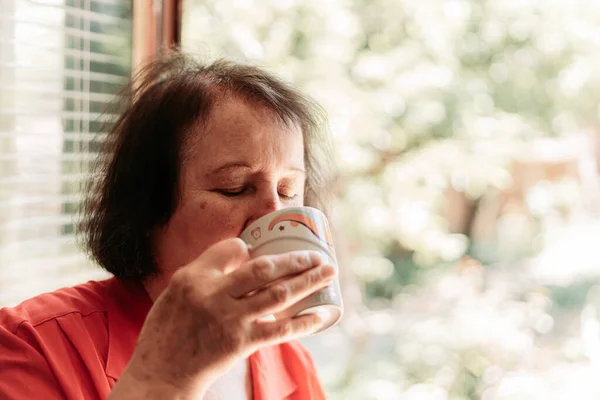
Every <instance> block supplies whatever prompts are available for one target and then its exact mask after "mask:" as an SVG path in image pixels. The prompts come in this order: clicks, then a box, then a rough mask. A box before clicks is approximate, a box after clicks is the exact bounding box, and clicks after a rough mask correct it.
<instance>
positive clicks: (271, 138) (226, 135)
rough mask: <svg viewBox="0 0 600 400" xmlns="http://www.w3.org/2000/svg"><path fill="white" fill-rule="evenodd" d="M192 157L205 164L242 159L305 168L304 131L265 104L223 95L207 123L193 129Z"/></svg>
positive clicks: (261, 166)
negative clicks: (255, 103) (261, 104)
mask: <svg viewBox="0 0 600 400" xmlns="http://www.w3.org/2000/svg"><path fill="white" fill-rule="evenodd" d="M191 134H192V138H191V141H190V142H191V147H190V150H191V154H190V156H191V158H192V159H195V163H197V164H200V165H202V166H203V167H205V168H209V167H212V166H215V165H217V164H224V163H231V162H240V163H247V164H251V165H256V166H257V168H264V167H265V166H267V165H273V164H275V165H279V164H281V165H285V166H286V167H295V168H300V169H302V168H303V165H304V146H303V137H302V131H301V129H300V127H299V126H297V125H295V124H285V123H284V122H283V121H281V120H280V119H279V118H277V116H276V115H275V113H274V112H273V111H271V110H269V109H267V108H265V107H262V106H259V105H253V104H250V103H249V102H246V101H243V100H240V99H237V98H234V97H231V98H225V99H220V100H219V101H217V102H216V103H215V105H214V106H213V109H212V110H211V115H210V118H209V120H208V122H207V124H206V125H205V126H204V127H203V128H201V129H197V130H195V131H193V132H192V133H191Z"/></svg>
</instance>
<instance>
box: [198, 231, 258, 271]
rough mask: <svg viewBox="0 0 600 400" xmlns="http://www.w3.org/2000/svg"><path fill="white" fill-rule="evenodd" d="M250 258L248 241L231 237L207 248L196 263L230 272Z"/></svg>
mask: <svg viewBox="0 0 600 400" xmlns="http://www.w3.org/2000/svg"><path fill="white" fill-rule="evenodd" d="M248 260H250V254H249V252H248V246H247V245H246V243H245V242H244V241H243V240H242V239H240V238H231V239H225V240H222V241H220V242H217V243H216V244H214V245H212V246H211V247H209V248H208V249H206V250H205V251H204V253H202V255H201V256H200V257H198V258H197V259H196V260H195V261H194V263H201V264H202V268H206V267H208V268H214V269H216V270H218V271H220V272H222V273H224V274H228V273H230V272H231V271H232V270H234V269H235V268H237V267H239V266H240V265H241V264H243V263H245V262H247V261H248Z"/></svg>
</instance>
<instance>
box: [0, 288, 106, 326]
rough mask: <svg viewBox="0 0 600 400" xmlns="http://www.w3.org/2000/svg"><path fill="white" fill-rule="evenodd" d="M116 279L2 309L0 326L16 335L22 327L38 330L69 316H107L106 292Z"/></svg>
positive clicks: (46, 295)
mask: <svg viewBox="0 0 600 400" xmlns="http://www.w3.org/2000/svg"><path fill="white" fill-rule="evenodd" d="M113 279H114V278H111V279H107V280H104V281H89V282H87V283H84V284H81V285H77V286H74V287H69V288H63V289H59V290H56V291H54V292H50V293H44V294H41V295H39V296H36V297H32V298H31V299H28V300H25V301H24V302H22V303H21V304H19V305H17V306H15V307H12V308H9V307H4V308H1V309H0V326H1V327H3V328H4V329H6V330H7V331H9V332H11V333H13V334H14V333H16V331H17V330H18V329H19V326H20V325H22V324H23V323H27V324H29V325H31V326H33V327H36V326H38V325H41V324H44V323H45V322H48V321H51V320H54V319H57V318H60V317H62V316H65V315H68V314H78V315H79V316H81V317H86V316H88V315H90V314H94V313H97V312H104V311H105V308H106V307H105V296H106V294H105V293H106V288H107V287H108V286H110V285H111V283H112V281H113Z"/></svg>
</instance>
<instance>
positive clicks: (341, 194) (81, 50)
mask: <svg viewBox="0 0 600 400" xmlns="http://www.w3.org/2000/svg"><path fill="white" fill-rule="evenodd" d="M42 3H44V4H43V5H40V4H42ZM127 3H128V2H126V1H119V0H110V1H109V0H103V1H99V0H93V1H92V0H87V1H85V0H81V1H76V0H55V1H50V0H47V1H45V2H44V1H41V0H40V1H33V0H31V1H29V0H3V2H2V3H0V122H2V124H4V125H2V124H0V161H1V162H2V164H1V166H2V169H0V183H1V185H2V186H1V192H0V193H1V197H0V218H2V219H0V262H1V264H0V301H1V302H2V303H1V304H4V305H11V304H14V303H16V302H18V301H20V300H22V299H23V298H26V297H28V296H30V295H33V294H36V293H38V292H39V291H41V290H42V289H43V290H46V289H49V288H53V287H57V286H60V285H63V284H72V283H77V282H79V281H82V280H85V279H88V278H90V277H92V278H95V277H100V276H102V273H101V272H97V271H96V270H94V269H93V268H92V267H91V266H89V262H87V261H86V260H85V258H84V256H83V255H81V254H80V253H79V252H78V251H77V250H76V247H75V240H74V237H73V234H72V209H73V207H75V206H76V204H77V200H78V197H77V196H78V193H80V192H79V191H80V188H81V185H80V182H81V181H82V180H83V179H85V176H86V174H87V173H89V162H88V160H89V159H91V158H93V156H94V149H93V148H90V147H89V145H88V139H89V137H90V136H93V135H102V134H103V133H102V132H99V131H98V129H99V128H98V127H97V126H96V125H95V122H94V121H96V120H97V119H98V118H99V115H96V113H100V112H101V109H102V106H103V105H105V104H104V103H105V101H107V98H108V95H109V94H111V93H114V89H115V88H114V86H115V85H117V84H119V83H120V82H121V81H122V80H123V79H124V77H126V76H128V74H130V70H131V65H130V62H129V61H128V60H130V52H131V42H130V40H129V39H130V32H131V7H128V4H127ZM7 4H12V9H10V10H9V9H8V8H7V6H6V5H7ZM50 4H52V6H50ZM88 6H89V7H88ZM93 6H95V7H96V8H93ZM3 7H4V8H3ZM40 7H44V10H45V11H40V12H39V13H38V14H36V13H33V12H32V10H34V9H36V10H39V9H40ZM86 7H87V8H86ZM49 9H54V10H57V11H56V15H55V16H54V18H55V19H54V20H52V19H50V18H51V17H50V13H49V12H48V10H49ZM59 10H62V11H59ZM65 10H66V11H65ZM79 10H81V12H80V11H79ZM11 12H12V15H13V17H11V18H6V17H5V15H9V13H11ZM69 15H79V16H80V18H81V20H77V19H76V18H75V19H72V20H69V19H68V18H69ZM73 18H74V17H73ZM28 19H29V20H31V19H33V20H34V22H36V23H38V25H39V24H44V23H45V24H47V25H48V24H56V26H59V25H60V24H62V25H63V26H66V27H67V28H65V29H63V30H62V31H61V33H60V34H57V35H56V37H50V36H49V35H48V34H41V33H40V34H38V35H37V36H35V41H36V45H35V46H34V45H32V43H33V42H32V37H30V36H27V35H33V33H32V32H31V30H30V29H26V27H25V26H24V25H23V24H24V23H23V21H27V20H28ZM88 20H91V21H92V23H90V24H89V25H85V24H86V22H85V21H88ZM7 21H8V22H7ZM11 21H12V25H11ZM82 21H83V22H82ZM94 23H96V25H95V26H94ZM69 24H72V25H69ZM30 25H31V24H30ZM69 29H70V30H69ZM86 29H87V30H86ZM80 31H82V32H84V33H82V34H80V35H79V33H78V32H80ZM76 33H77V34H78V35H79V36H81V37H80V39H81V40H80V41H77V40H72V37H73V36H75V37H77V35H76ZM11 35H12V36H11ZM19 35H20V36H19ZM90 36H92V37H93V38H92V39H90ZM15 38H16V39H15ZM19 38H20V39H19ZM70 40H71V41H70ZM44 41H46V42H44ZM38 42H43V43H48V46H49V47H52V46H55V47H56V48H57V49H58V48H60V49H66V50H61V51H52V50H50V51H48V52H45V50H42V49H40V48H38V47H36V46H37V44H38ZM96 42H97V43H96ZM15 43H18V45H15ZM94 43H96V45H95V46H96V48H95V50H93V49H92V50H90V49H91V48H92V47H93V46H94ZM28 46H29V47H32V49H29V47H28ZM86 46H87V47H86ZM182 47H183V49H185V50H188V51H191V52H194V53H197V54H199V56H200V57H203V58H208V59H211V58H216V57H228V58H233V59H236V60H242V61H249V62H252V63H255V64H258V65H261V66H263V67H265V68H267V69H268V70H270V71H272V72H274V73H276V74H278V75H280V76H282V77H284V78H285V79H286V80H288V81H290V82H292V83H294V84H295V85H297V86H298V87H300V88H301V89H303V90H304V91H305V92H306V93H308V94H309V95H311V96H313V97H314V98H315V99H317V100H318V101H319V102H320V103H321V104H322V105H323V106H324V107H325V109H326V110H327V112H328V114H329V121H330V130H331V136H332V139H333V142H334V149H335V162H336V164H337V167H338V172H337V176H336V179H335V185H334V186H333V187H332V191H333V192H334V194H335V196H336V201H335V204H334V208H333V214H332V221H333V229H334V235H335V241H336V246H337V249H338V253H339V261H340V265H341V268H342V281H343V288H342V289H343V294H344V299H345V302H346V313H345V316H344V319H343V320H342V322H341V323H340V324H339V325H338V326H336V327H335V328H332V329H330V330H329V331H327V332H326V333H324V334H321V335H318V336H315V337H311V338H308V339H306V340H304V341H303V342H304V343H305V344H306V345H307V346H308V347H309V348H310V349H311V350H312V353H313V356H314V358H315V361H316V363H317V367H318V369H319V373H320V376H321V379H322V380H323V383H324V384H325V386H326V389H327V392H328V395H329V398H330V399H334V400H337V399H339V400H342V399H343V400H359V399H360V400H370V399H373V400H375V399H377V400H379V399H381V400H388V399H389V400H392V399H394V400H395V399H410V400H417V399H419V400H420V399H427V400H429V399H434V400H450V399H452V400H459V399H461V400H462V399H483V400H492V399H494V400H496V399H497V400H500V399H597V398H600V384H599V383H598V377H600V256H599V254H598V253H599V251H598V249H600V246H599V245H598V243H599V238H600V215H599V211H600V196H599V195H600V186H599V173H598V171H599V167H600V161H599V160H598V156H599V154H600V144H599V143H598V141H599V138H600V136H599V135H600V2H598V1H595V0H546V1H543V2H542V1H535V0H520V1H516V0H514V1H513V0H487V1H483V0H481V1H475V0H421V1H418V2H415V1H410V0H346V1H343V0H318V1H317V0H261V1H258V0H184V1H183V23H182ZM27 49H29V50H27ZM90 51H91V53H90ZM128 52H129V53H128ZM42 54H44V56H43V57H46V58H44V60H46V61H44V62H41V61H40V57H42ZM89 54H93V55H92V56H90V55H89ZM86 60H87V61H86ZM86 62H87V64H86ZM11 63H12V64H11ZM52 63H55V64H52ZM7 65H8V66H9V67H7ZM13 65H16V66H19V68H15V67H12V69H11V66H13ZM48 65H50V66H52V67H53V68H55V69H56V70H60V71H63V73H62V75H61V74H54V75H52V74H51V73H50V72H48V71H49V69H50V68H49V67H47V66H48ZM23 66H26V67H28V68H29V69H27V68H24V67H23ZM36 67H37V69H35V68H36ZM32 70H34V71H37V72H31V71H32ZM44 71H45V72H44ZM64 71H67V73H66V75H65V73H64ZM9 72H10V74H9ZM44 73H47V74H48V77H46V78H47V81H48V82H50V81H52V82H53V83H52V82H51V83H45V84H46V86H44V87H45V88H46V92H48V93H47V94H46V95H45V96H44V95H41V94H39V93H38V92H39V90H41V89H39V87H40V86H41V85H42V84H41V83H38V82H37V81H33V83H32V79H34V78H35V79H40V80H42V75H43V74H44ZM11 74H12V75H11ZM69 74H70V75H69ZM98 74H100V75H98ZM71 75H72V76H71ZM70 76H71V78H73V79H72V81H69V79H70V78H69V77H70ZM113 81H114V85H113V84H112V82H113ZM44 82H46V81H44ZM69 82H71V83H72V85H71V86H69ZM90 82H92V83H91V85H92V86H93V85H94V84H93V82H96V84H97V86H96V87H90ZM19 85H20V86H19ZM52 85H54V86H52ZM86 85H88V86H86ZM98 85H99V86H98ZM22 87H25V88H27V89H30V90H31V91H33V93H30V92H27V91H26V90H25V91H24V90H22V89H21V88H22ZM82 93H83V94H82ZM100 95H102V96H100ZM52 96H54V97H52ZM52 101H54V103H53V102H52ZM36 107H37V108H36ZM47 108H48V109H50V111H48V112H47V113H46V114H43V113H42V112H40V111H39V110H46V109H47ZM55 111H56V112H57V113H58V115H55V114H56V113H54V112H55ZM53 113H54V114H53ZM43 115H46V117H43ZM43 118H46V119H43ZM68 121H72V125H69V122H68ZM34 134H37V136H36V135H34ZM49 138H51V139H49ZM52 138H53V139H52ZM44 140H45V141H46V142H44ZM69 140H71V141H69ZM36 146H37V147H36ZM32 149H34V150H32ZM39 154H42V155H44V154H45V157H46V158H40V156H39ZM69 160H71V162H70V161H69ZM49 166H55V167H56V170H51V171H50V170H49V168H50V167H49ZM36 168H37V169H36ZM36 176H37V177H38V178H37V179H38V181H35V180H34V181H35V182H36V183H31V182H32V179H34V178H31V177H36ZM38 198H42V199H41V200H40V199H38ZM50 198H51V199H59V200H56V204H54V203H52V205H49V204H48V199H50ZM44 199H45V200H44ZM36 201H37V203H36ZM35 207H39V210H38V209H37V208H35ZM69 207H70V208H69ZM36 210H37V211H36ZM57 221H58V222H57ZM46 228H47V231H46V230H44V229H46ZM32 241H35V243H33V244H32V243H31V242H32ZM57 244H60V245H59V246H58V245H57ZM40 249H43V250H40ZM86 263H87V264H86Z"/></svg>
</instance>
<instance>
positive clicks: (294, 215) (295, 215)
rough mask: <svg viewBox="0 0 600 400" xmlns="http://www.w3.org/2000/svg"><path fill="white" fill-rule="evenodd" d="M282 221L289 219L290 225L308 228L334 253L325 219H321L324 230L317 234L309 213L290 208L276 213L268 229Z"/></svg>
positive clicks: (317, 231)
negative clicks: (282, 212) (281, 212)
mask: <svg viewBox="0 0 600 400" xmlns="http://www.w3.org/2000/svg"><path fill="white" fill-rule="evenodd" d="M283 221H289V222H290V225H291V226H292V227H297V226H298V225H299V224H302V225H303V226H305V227H306V228H308V230H309V231H311V233H312V234H313V235H315V236H316V237H317V238H318V239H319V240H321V241H324V242H325V243H326V244H327V247H329V249H330V250H331V252H332V253H333V254H335V250H334V248H333V239H332V237H331V231H330V230H329V224H327V221H325V220H323V226H324V232H322V235H319V228H318V225H317V223H316V222H315V221H314V220H313V219H312V218H311V215H310V214H309V213H306V212H303V211H302V210H298V209H290V211H288V212H286V213H284V214H280V215H278V216H277V217H276V218H274V219H273V220H272V221H271V223H270V224H269V228H268V229H269V231H272V230H273V228H274V227H275V225H277V224H278V223H280V222H283Z"/></svg>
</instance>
